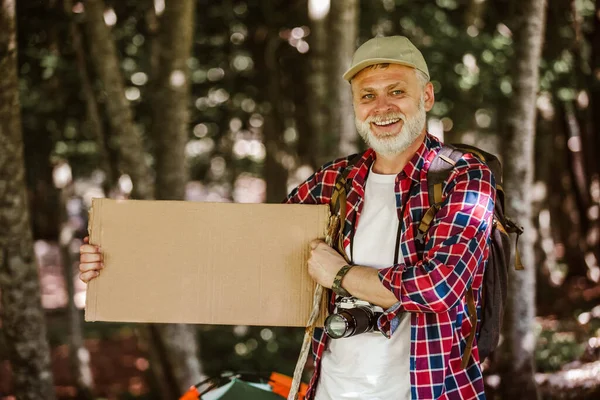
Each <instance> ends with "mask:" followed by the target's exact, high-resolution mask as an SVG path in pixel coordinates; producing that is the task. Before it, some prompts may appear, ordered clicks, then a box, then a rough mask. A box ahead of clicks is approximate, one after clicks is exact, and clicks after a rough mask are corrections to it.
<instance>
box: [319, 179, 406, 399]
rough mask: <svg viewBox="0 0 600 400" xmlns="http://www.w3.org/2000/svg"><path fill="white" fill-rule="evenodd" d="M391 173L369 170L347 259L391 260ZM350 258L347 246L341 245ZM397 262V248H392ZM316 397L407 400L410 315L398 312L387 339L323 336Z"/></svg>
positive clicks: (394, 222) (383, 263)
mask: <svg viewBox="0 0 600 400" xmlns="http://www.w3.org/2000/svg"><path fill="white" fill-rule="evenodd" d="M395 179H396V175H381V174H376V173H374V172H373V171H371V172H370V173H369V176H368V178H367V183H366V188H365V197H364V205H363V209H362V212H361V215H360V220H359V223H358V228H357V230H356V232H355V234H354V240H353V253H354V254H352V256H353V260H352V261H353V263H354V264H357V265H365V266H369V267H373V268H384V267H389V266H391V265H393V264H394V254H395V251H394V250H395V246H396V235H397V233H398V224H399V221H398V214H397V211H396V198H395V193H394V183H395ZM346 252H347V254H348V255H349V256H350V251H349V248H347V249H346ZM398 254H399V260H398V262H402V260H403V259H402V252H400V251H399V252H398ZM315 399H316V400H340V399H361V400H390V399H394V400H408V399H410V315H409V314H408V313H404V314H402V316H401V317H400V325H399V326H398V328H397V330H396V331H395V332H394V334H393V335H392V337H391V338H390V339H387V338H386V337H385V336H383V334H382V333H380V332H378V331H377V332H371V333H363V334H360V335H356V336H351V337H349V338H342V339H329V345H328V347H327V348H326V349H325V351H324V352H323V359H322V363H321V374H320V377H319V382H318V384H317V392H316V397H315Z"/></svg>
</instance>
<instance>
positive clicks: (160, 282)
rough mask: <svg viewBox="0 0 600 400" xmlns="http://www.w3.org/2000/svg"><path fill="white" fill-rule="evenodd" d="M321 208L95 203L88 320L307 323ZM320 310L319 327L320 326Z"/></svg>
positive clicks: (324, 218) (324, 213)
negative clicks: (95, 254) (310, 265)
mask: <svg viewBox="0 0 600 400" xmlns="http://www.w3.org/2000/svg"><path fill="white" fill-rule="evenodd" d="M328 222H329V209H328V206H326V205H294V204H232V203H198V202H186V201H136V200H111V199H94V200H93V202H92V208H91V210H90V223H89V233H90V243H92V244H95V245H99V246H100V247H101V248H102V251H103V253H104V265H105V268H104V269H103V270H102V272H101V273H100V276H98V277H97V278H96V279H94V280H92V281H91V282H90V283H89V284H88V288H87V297H86V307H85V319H86V321H119V322H164V323H199V324H216V325H220V324H224V325H263V326H305V325H306V322H307V321H308V317H309V315H310V311H311V309H312V298H313V292H314V288H315V283H314V282H313V280H312V279H311V278H310V276H309V275H308V272H307V268H306V263H307V260H308V256H309V253H310V245H309V244H310V241H311V240H313V239H316V238H324V237H325V233H326V230H327V224H328ZM324 315H325V307H323V306H322V307H321V316H320V318H319V321H318V325H319V326H323V321H324Z"/></svg>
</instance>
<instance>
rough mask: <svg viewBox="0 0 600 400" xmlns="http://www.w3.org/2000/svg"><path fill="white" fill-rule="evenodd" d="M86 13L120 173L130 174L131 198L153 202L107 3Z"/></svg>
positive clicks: (96, 3)
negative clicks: (107, 21)
mask: <svg viewBox="0 0 600 400" xmlns="http://www.w3.org/2000/svg"><path fill="white" fill-rule="evenodd" d="M85 13H86V24H85V26H86V31H87V34H88V37H89V41H90V46H89V48H90V55H91V58H92V62H93V64H94V65H95V66H96V69H97V73H98V78H99V79H100V81H101V82H102V84H103V94H104V97H105V104H106V112H107V114H108V122H109V126H110V129H111V135H110V137H111V138H113V139H114V140H113V142H112V144H113V146H114V147H116V149H117V151H118V152H119V167H120V170H121V172H122V173H126V174H128V175H129V176H130V178H131V181H132V182H133V191H132V197H134V198H137V199H151V198H153V196H154V190H153V186H152V174H151V173H150V168H149V166H148V165H147V164H146V160H145V155H146V152H145V150H144V144H143V142H142V135H141V133H140V131H139V129H138V127H137V126H136V125H135V123H134V120H133V113H132V110H131V106H130V104H129V101H128V100H127V98H126V97H125V87H124V84H123V81H124V79H123V74H122V73H121V69H120V66H119V58H118V56H117V49H116V47H115V44H114V42H113V40H112V38H111V36H110V30H109V29H108V27H107V26H106V24H105V23H104V2H103V1H102V0H89V1H86V3H85Z"/></svg>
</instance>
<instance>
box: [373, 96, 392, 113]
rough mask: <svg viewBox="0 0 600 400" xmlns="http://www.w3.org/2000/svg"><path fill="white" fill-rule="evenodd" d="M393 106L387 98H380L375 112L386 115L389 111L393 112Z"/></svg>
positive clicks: (377, 100)
mask: <svg viewBox="0 0 600 400" xmlns="http://www.w3.org/2000/svg"><path fill="white" fill-rule="evenodd" d="M392 108H393V105H392V102H391V101H390V100H389V99H388V97H387V96H378V97H377V99H376V104H375V111H376V112H378V113H384V112H388V111H392Z"/></svg>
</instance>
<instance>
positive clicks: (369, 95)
mask: <svg viewBox="0 0 600 400" xmlns="http://www.w3.org/2000/svg"><path fill="white" fill-rule="evenodd" d="M374 97H375V96H373V94H371V93H367V94H365V95H363V97H362V98H363V99H365V100H371V99H372V98H374Z"/></svg>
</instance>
